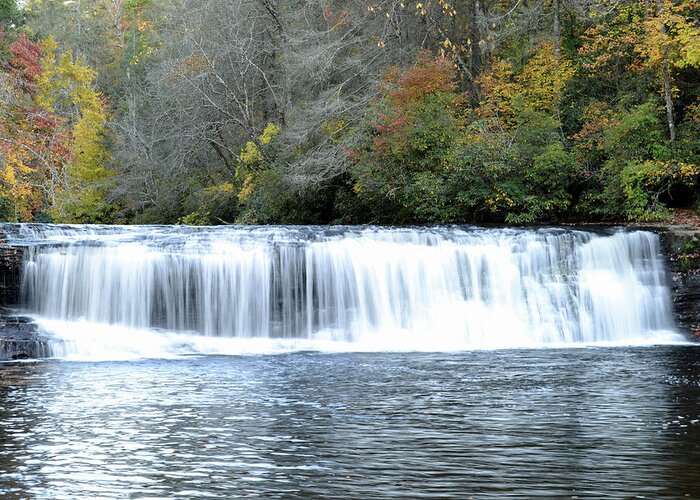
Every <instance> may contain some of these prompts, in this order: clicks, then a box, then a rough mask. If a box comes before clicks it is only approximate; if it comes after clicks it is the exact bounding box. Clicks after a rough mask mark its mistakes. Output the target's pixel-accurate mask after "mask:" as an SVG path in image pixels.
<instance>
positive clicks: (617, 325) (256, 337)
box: [12, 224, 673, 350]
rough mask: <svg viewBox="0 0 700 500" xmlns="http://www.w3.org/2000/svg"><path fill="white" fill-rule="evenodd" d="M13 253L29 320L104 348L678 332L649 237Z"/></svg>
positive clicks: (449, 344)
mask: <svg viewBox="0 0 700 500" xmlns="http://www.w3.org/2000/svg"><path fill="white" fill-rule="evenodd" d="M12 243H13V244H19V245H24V246H26V249H27V250H26V258H25V263H24V271H23V283H22V290H23V304H24V307H25V308H26V310H27V312H28V313H29V314H31V315H32V316H34V317H36V318H37V320H38V321H43V322H44V323H45V324H46V325H48V326H47V328H50V327H53V328H54V329H57V330H63V331H66V330H68V331H70V330H76V329H77V328H78V327H77V326H76V325H83V326H85V325H89V330H90V331H91V332H92V333H91V335H93V336H94V337H95V338H97V339H99V338H100V336H102V338H103V339H107V338H108V337H109V339H110V340H109V341H110V342H116V341H117V340H115V339H114V337H118V336H120V335H126V336H128V335H127V334H125V333H124V332H140V333H139V335H137V336H136V337H135V338H137V339H138V338H142V339H143V338H146V337H148V336H149V335H151V336H152V335H161V336H162V335H171V336H172V335H174V336H180V337H178V338H185V337H186V338H188V339H189V341H190V342H195V343H196V342H200V343H201V342H204V343H206V342H207V339H210V340H211V339H232V340H236V341H239V342H240V341H245V340H248V341H253V342H254V341H276V342H278V343H280V342H282V343H284V342H287V343H288V344H289V343H292V344H293V343H294V342H296V344H294V345H301V346H307V345H308V346H313V344H312V343H313V342H325V343H327V344H333V345H341V344H342V345H344V346H346V347H348V346H350V347H349V348H353V347H352V346H354V348H357V349H370V350H371V349H399V350H401V349H409V350H410V349H419V350H444V349H475V348H510V347H536V346H550V345H571V344H586V345H588V344H592V343H601V342H602V343H605V342H610V343H637V342H639V341H642V342H646V343H654V342H656V341H659V340H660V339H662V338H667V335H672V333H670V332H671V331H672V330H673V320H672V312H671V301H670V295H669V290H668V287H667V285H666V276H665V270H664V264H663V259H662V257H661V255H660V251H659V242H658V237H657V236H656V235H655V234H653V233H650V232H645V231H624V230H615V229H611V230H607V231H601V232H589V231H580V230H569V229H556V228H549V229H481V228H471V227H428V228H381V227H331V228H328V227H214V228H211V227H210V228H192V227H182V226H151V227H144V226H128V227H114V226H111V227H110V226H54V225H38V224H27V225H21V226H19V229H18V230H17V231H16V232H15V234H14V236H13V238H12ZM67 323H70V324H71V325H72V326H70V327H66V326H65V325H66V324H67ZM57 325H64V326H63V327H62V328H59V326H57ZM101 332H102V333H101ZM64 335H65V334H64ZM192 339H194V340H192ZM136 342H139V341H138V340H136ZM305 342H306V343H305ZM310 343H311V344H310ZM290 345H291V344H290Z"/></svg>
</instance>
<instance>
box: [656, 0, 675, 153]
mask: <svg viewBox="0 0 700 500" xmlns="http://www.w3.org/2000/svg"><path fill="white" fill-rule="evenodd" d="M656 10H657V12H656V15H657V16H659V29H660V30H661V34H663V35H666V25H665V24H664V21H663V12H664V7H663V4H662V0H656ZM661 73H662V75H663V79H664V100H665V101H666V121H667V122H668V137H669V139H670V140H671V144H673V143H674V142H675V140H676V125H675V122H674V119H673V95H672V94H671V71H670V69H669V66H668V47H666V46H665V47H664V50H663V62H662V64H661Z"/></svg>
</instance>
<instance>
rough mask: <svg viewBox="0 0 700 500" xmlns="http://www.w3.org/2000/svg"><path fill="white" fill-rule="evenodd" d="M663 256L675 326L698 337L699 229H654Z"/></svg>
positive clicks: (699, 311)
mask: <svg viewBox="0 0 700 500" xmlns="http://www.w3.org/2000/svg"><path fill="white" fill-rule="evenodd" d="M654 230H655V231H656V232H657V233H658V234H659V236H660V240H661V250H662V252H663V253H664V255H665V256H666V262H667V265H668V272H669V284H670V286H671V293H672V297H673V308H674V313H675V317H676V325H677V326H678V327H679V328H680V329H682V330H684V331H685V332H688V333H690V334H693V335H695V336H696V337H697V336H700V230H697V229H693V228H688V227H682V226H681V227H674V226H669V227H660V228H654Z"/></svg>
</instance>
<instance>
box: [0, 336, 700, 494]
mask: <svg viewBox="0 0 700 500" xmlns="http://www.w3.org/2000/svg"><path fill="white" fill-rule="evenodd" d="M699 355H700V351H698V347H695V346H657V347H636V348H622V347H616V348H581V349H554V350H552V349H532V350H501V351H473V352H460V353H433V354H430V353H366V354H362V353H339V354H323V353H310V352H298V353H289V354H281V355H272V356H271V355H261V356H197V357H183V358H180V359H177V360H141V361H129V362H101V363H90V362H80V363H75V362H62V361H47V362H39V363H23V364H6V365H3V366H1V367H0V381H2V386H1V387H0V443H1V447H0V470H1V471H2V474H1V475H0V496H1V497H2V498H7V499H12V498H18V499H19V498H45V499H66V500H68V499H70V500H74V499H91V500H93V499H98V498H221V499H230V498H239V497H248V498H345V499H350V498H357V499H367V498H400V497H405V498H430V499H433V498H455V499H467V498H475V499H479V498H484V499H492V498H493V499H503V498H700V467H698V463H700V357H699Z"/></svg>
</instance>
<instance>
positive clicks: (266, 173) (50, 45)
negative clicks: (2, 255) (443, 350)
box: [0, 0, 700, 225]
mask: <svg viewBox="0 0 700 500" xmlns="http://www.w3.org/2000/svg"><path fill="white" fill-rule="evenodd" d="M699 182H700V16H699V15H698V13H697V8H696V6H695V4H694V2H693V0H508V1H502V0H470V1H461V0H460V1H457V0H454V2H448V1H446V0H434V1H425V2H407V1H398V0H376V1H374V2H372V1H369V0H323V1H304V0H196V1H195V0H27V1H26V2H21V3H17V2H16V1H15V0H0V219H1V220H5V221H39V222H57V223H58V222H60V223H64V222H66V223H112V224H125V223H140V224H150V223H162V224H174V223H179V224H190V225H210V224H228V223H242V224H364V223H373V224H447V223H501V224H503V223H506V224H535V223H568V222H572V221H664V220H669V219H670V218H671V217H672V216H673V213H674V210H676V209H679V208H684V209H694V210H697V209H698V205H699V204H700V190H699V189H698V187H699Z"/></svg>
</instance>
